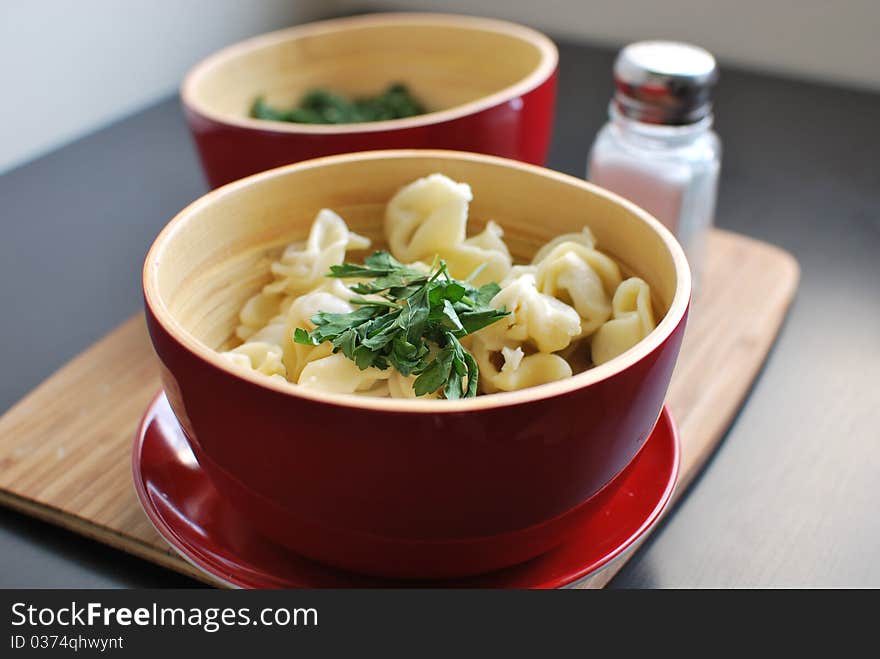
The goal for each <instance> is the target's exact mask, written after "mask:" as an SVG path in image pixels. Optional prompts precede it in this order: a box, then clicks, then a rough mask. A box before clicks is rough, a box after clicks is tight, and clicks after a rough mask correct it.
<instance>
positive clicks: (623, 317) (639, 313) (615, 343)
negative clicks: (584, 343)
mask: <svg viewBox="0 0 880 659" xmlns="http://www.w3.org/2000/svg"><path fill="white" fill-rule="evenodd" d="M611 307H612V315H613V316H614V317H613V318H612V319H611V320H609V321H608V322H606V323H605V324H604V325H602V327H600V328H599V329H598V330H596V333H595V334H594V335H593V339H592V341H591V342H590V349H591V354H592V358H593V363H594V364H596V365H599V364H604V363H605V362H607V361H609V360H611V359H614V358H615V357H617V356H618V355H620V354H622V353H624V352H626V351H627V350H629V349H630V348H632V347H633V346H634V345H635V344H636V343H638V342H639V341H641V340H642V339H644V338H645V337H646V336H648V334H650V333H651V331H652V330H653V329H654V327H655V324H654V312H653V310H652V308H651V289H650V288H649V287H648V284H646V283H645V282H644V281H643V280H642V279H639V278H638V277H631V278H629V279H627V280H625V281H624V282H623V283H621V284H620V286H618V287H617V291H616V292H615V293H614V299H613V300H612V302H611Z"/></svg>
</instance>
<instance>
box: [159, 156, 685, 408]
mask: <svg viewBox="0 0 880 659" xmlns="http://www.w3.org/2000/svg"><path fill="white" fill-rule="evenodd" d="M386 158H435V159H446V160H460V161H461V160H464V161H471V162H474V163H483V164H493V165H500V166H502V167H506V168H512V169H519V170H522V171H525V172H528V173H530V174H533V175H536V176H542V177H546V178H551V179H556V180H557V181H560V182H562V183H565V184H568V185H574V186H577V187H580V188H584V189H587V190H589V191H591V192H592V193H593V194H598V195H600V196H603V197H606V198H608V199H610V200H612V201H614V202H615V203H617V204H620V205H622V206H624V207H626V208H627V210H629V211H630V212H631V213H633V214H634V215H636V216H637V217H638V218H639V219H640V220H642V221H643V222H645V223H647V224H648V225H649V226H650V227H651V229H653V230H654V232H656V233H657V234H659V236H660V238H661V239H662V240H663V243H664V244H665V245H666V248H667V249H668V250H669V253H670V255H671V257H672V261H673V265H674V268H675V275H676V283H675V293H674V294H673V298H672V302H671V303H670V305H669V309H668V310H667V312H666V314H665V315H664V316H663V319H662V320H661V321H660V322H659V323H658V324H657V326H656V327H655V328H654V330H653V331H651V333H650V334H648V336H646V337H645V338H644V339H642V340H641V341H639V342H638V343H637V344H636V345H634V346H633V347H632V348H630V349H629V350H627V351H625V352H623V353H621V354H620V355H618V356H617V357H615V358H614V359H610V360H609V361H607V362H605V363H604V364H600V365H599V366H594V367H592V368H589V369H587V370H586V371H582V372H581V373H578V374H576V375H572V376H571V377H569V378H565V379H564V380H557V381H555V382H549V383H547V384H541V385H537V386H534V387H527V388H525V389H518V390H516V391H505V392H498V393H494V394H484V395H480V396H476V397H475V398H466V399H464V398H463V399H458V400H446V399H442V400H420V399H410V398H373V397H370V396H359V395H357V394H340V393H333V392H322V391H319V390H314V389H307V388H304V387H299V386H298V385H296V384H295V383H293V382H284V383H281V382H277V381H276V379H275V378H269V377H266V376H265V375H262V374H261V373H259V372H257V371H246V370H244V369H240V368H237V367H236V366H234V365H233V364H231V363H230V362H229V361H227V360H225V359H223V358H222V357H221V355H220V353H219V352H217V351H216V350H213V349H211V348H209V347H208V346H207V345H205V344H204V343H202V342H201V341H199V340H198V339H196V338H195V337H194V336H192V334H190V333H189V331H187V330H186V329H185V328H184V327H183V326H182V325H181V324H180V323H179V322H178V321H177V319H176V318H175V317H174V316H173V315H172V313H171V312H170V311H169V309H168V307H166V306H165V303H164V301H163V300H162V298H161V296H160V295H159V291H158V282H157V276H158V275H157V273H158V269H159V264H160V263H161V260H162V254H163V251H164V249H165V245H166V244H167V243H168V242H169V241H171V240H173V238H174V235H175V233H176V232H177V231H178V229H179V227H180V226H182V225H183V224H184V223H185V222H186V221H187V220H188V219H189V218H190V217H192V215H193V214H194V213H196V212H197V211H199V210H200V209H201V208H202V207H204V206H208V205H210V204H213V203H215V202H217V201H219V200H220V199H222V198H223V197H226V196H228V195H232V194H235V193H236V192H237V191H238V190H240V189H241V188H246V187H249V186H252V185H257V184H259V183H260V182H261V181H265V180H269V179H272V178H275V177H279V176H285V175H286V174H287V173H288V172H291V171H296V170H305V169H314V168H320V167H323V166H325V165H332V164H335V163H339V162H345V161H348V162H365V161H370V160H381V159H386ZM143 291H144V302H145V304H146V305H147V306H148V307H149V310H150V311H151V312H152V314H153V316H154V317H155V319H156V321H157V322H159V323H160V324H161V325H162V327H163V329H164V330H165V331H166V332H167V333H168V334H169V335H170V336H171V337H172V338H173V339H174V340H175V341H177V342H178V343H179V344H180V345H181V346H183V347H184V348H185V349H186V350H188V351H189V352H191V353H193V354H194V355H196V356H197V357H199V358H201V359H202V360H203V361H205V362H208V363H209V364H210V365H212V366H214V367H215V368H217V369H219V370H221V371H224V372H225V373H227V374H228V375H231V376H233V377H236V378H239V379H242V380H246V381H247V382H249V383H251V384H253V385H256V386H258V387H261V388H263V389H269V390H271V391H274V392H277V393H282V394H284V395H287V396H291V397H293V398H301V399H306V400H311V401H314V402H318V403H323V404H330V405H337V406H340V407H346V408H360V409H369V410H381V411H386V412H395V413H425V412H431V413H441V412H446V413H461V412H467V411H476V410H485V409H492V408H503V407H508V406H512V405H517V404H521V403H533V402H536V401H539V400H543V399H547V398H553V397H555V396H560V395H563V394H567V393H571V392H573V391H576V390H578V389H584V388H586V387H588V386H590V385H593V384H595V383H597V382H600V381H602V380H606V379H608V378H610V377H613V376H614V375H616V374H618V373H620V372H622V371H625V370H626V369H627V368H629V367H630V366H632V365H633V364H635V363H637V362H639V361H640V360H642V359H644V358H645V357H647V356H648V355H649V354H651V353H652V352H653V351H654V350H656V349H657V348H659V347H660V345H661V344H662V343H663V342H664V341H666V339H667V338H669V336H670V335H671V334H672V332H673V331H674V330H675V328H677V327H678V325H679V323H681V322H682V319H683V318H684V315H685V313H686V312H687V309H688V305H689V303H690V297H691V272H690V267H689V266H688V263H687V258H686V257H685V254H684V250H683V249H682V247H681V245H680V244H679V243H678V241H677V240H676V239H675V237H674V236H673V235H672V233H671V232H670V231H669V229H667V228H666V227H665V226H663V225H662V224H661V223H660V221H659V220H657V219H655V218H654V217H653V216H652V215H650V214H649V213H648V212H647V211H645V210H643V209H642V208H640V207H639V206H636V205H635V204H634V203H632V202H630V201H628V200H626V199H624V198H623V197H620V196H619V195H616V194H614V193H613V192H610V191H608V190H606V189H604V188H600V187H599V186H597V185H594V184H592V183H589V182H588V181H585V180H583V179H579V178H575V177H573V176H569V175H568V174H562V173H561V172H556V171H554V170H551V169H546V168H544V167H538V166H537V165H530V164H526V163H522V162H519V161H516V160H510V159H508V158H500V157H498V156H489V155H484V154H479V153H468V152H464V151H447V150H440V149H384V150H379V151H362V152H360V153H345V154H339V155H333V156H324V157H322V158H314V159H312V160H303V161H301V162H297V163H293V164H291V165H284V166H282V167H276V168H275V169H270V170H267V171H264V172H260V173H258V174H253V175H251V176H248V177H246V178H243V179H239V180H237V181H233V182H232V183H228V184H226V185H224V186H222V187H220V188H217V189H216V190H212V191H211V192H208V193H207V194H205V195H204V196H202V197H200V198H199V199H197V200H195V201H194V202H192V203H191V204H189V205H188V206H187V207H186V208H184V209H183V210H181V211H180V212H179V213H178V214H177V215H175V216H174V217H173V218H172V219H171V221H170V222H168V224H166V225H165V227H164V228H163V229H162V231H160V232H159V235H158V236H157V237H156V239H155V241H154V242H153V244H152V246H151V247H150V250H149V251H148V252H147V256H146V259H145V260H144V269H143Z"/></svg>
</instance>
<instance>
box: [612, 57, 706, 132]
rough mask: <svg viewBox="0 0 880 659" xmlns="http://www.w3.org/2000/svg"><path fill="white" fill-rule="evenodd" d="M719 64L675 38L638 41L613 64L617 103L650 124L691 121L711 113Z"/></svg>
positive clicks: (619, 109)
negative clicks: (670, 39)
mask: <svg viewBox="0 0 880 659" xmlns="http://www.w3.org/2000/svg"><path fill="white" fill-rule="evenodd" d="M717 80H718V66H717V65H716V63H715V58H714V57H712V54H711V53H710V52H709V51H707V50H705V49H703V48H700V47H698V46H692V45H690V44H686V43H680V42H676V41H639V42H637V43H633V44H630V45H628V46H626V47H625V48H624V49H623V50H621V51H620V54H618V56H617V61H616V62H615V63H614V84H615V88H616V91H615V94H614V105H615V107H616V108H617V110H618V111H619V112H620V113H621V114H622V115H624V116H626V117H630V118H632V119H636V120H638V121H644V122H646V123H652V124H666V125H671V126H681V125H685V124H692V123H696V122H698V121H700V120H701V119H703V118H705V117H707V116H709V115H710V114H711V113H712V87H713V86H714V85H715V83H716V81H717Z"/></svg>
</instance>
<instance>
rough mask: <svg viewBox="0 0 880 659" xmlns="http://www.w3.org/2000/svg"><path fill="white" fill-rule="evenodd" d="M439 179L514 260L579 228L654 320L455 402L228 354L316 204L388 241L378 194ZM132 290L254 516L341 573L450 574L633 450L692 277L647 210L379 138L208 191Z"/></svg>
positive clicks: (612, 469) (555, 513) (574, 186)
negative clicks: (272, 269)
mask: <svg viewBox="0 0 880 659" xmlns="http://www.w3.org/2000/svg"><path fill="white" fill-rule="evenodd" d="M433 172H443V173H445V174H446V175H448V176H450V177H451V178H453V179H455V180H458V181H465V182H467V183H469V184H470V185H471V187H472V189H473V193H474V201H473V203H472V205H471V217H472V218H473V224H477V225H478V224H479V223H481V222H485V221H486V220H488V219H494V220H495V221H496V222H498V223H499V224H501V225H502V226H503V227H504V229H505V231H506V234H505V239H506V240H507V242H508V244H509V245H510V248H511V251H512V252H513V254H514V256H517V257H521V258H528V257H530V256H531V255H532V254H533V253H534V251H535V250H536V248H537V247H538V246H540V245H541V244H543V243H545V242H546V241H548V240H549V239H551V238H553V237H555V236H557V235H559V234H561V233H567V232H572V231H579V230H580V229H581V228H582V227H583V225H584V224H585V223H586V224H588V225H589V226H590V227H591V228H592V230H593V232H594V233H595V235H596V237H597V239H598V244H599V246H600V247H601V248H602V249H603V250H604V251H606V252H607V253H609V254H611V255H612V256H613V257H615V258H616V259H617V260H618V261H619V262H620V263H621V264H622V266H623V268H624V270H626V271H629V272H632V273H635V274H638V275H639V276H641V277H642V278H644V279H645V280H646V281H647V282H648V283H649V284H650V285H651V288H652V292H653V295H654V300H655V301H654V305H655V309H656V310H657V313H658V318H659V319H660V320H659V323H658V325H657V328H656V329H655V330H654V331H653V332H652V333H651V334H650V335H649V336H648V337H646V338H645V339H644V340H643V341H641V342H640V343H638V344H637V345H636V346H634V347H633V348H632V349H630V350H629V351H627V352H625V353H624V354H622V355H620V356H618V357H616V358H615V359H612V360H610V361H608V362H606V363H604V364H602V365H601V366H598V367H596V368H593V369H590V370H588V371H586V372H583V373H580V374H578V375H575V376H574V377H571V378H569V379H567V380H563V381H559V382H554V383H551V384H547V385H542V386H539V387H533V388H530V389H525V390H522V391H517V392H511V393H500V394H492V395H488V396H480V397H478V398H476V399H470V400H461V401H443V400H440V401H438V400H392V399H375V398H366V397H358V396H354V395H343V394H328V393H321V392H316V391H308V390H303V389H300V388H298V387H296V386H295V385H292V384H288V383H286V382H278V381H275V380H273V379H270V378H267V377H265V376H262V375H260V374H258V373H249V372H243V371H239V370H237V369H236V368H235V367H233V366H230V365H229V363H228V362H226V360H223V359H221V358H220V356H219V355H218V354H217V353H216V352H215V349H217V348H223V347H225V346H227V345H229V341H230V338H231V336H232V334H233V330H234V327H235V325H236V322H237V312H238V310H239V309H240V308H241V306H242V304H243V303H244V302H245V300H246V299H248V297H250V296H251V295H252V294H253V293H254V292H255V291H257V290H259V288H260V287H261V286H262V285H263V284H265V283H266V281H268V278H269V275H268V266H269V262H270V258H267V257H272V256H274V255H277V254H278V253H280V250H281V249H282V247H283V245H285V244H287V243H289V242H291V241H292V240H296V239H303V238H304V237H305V235H306V234H307V231H308V227H309V225H310V223H311V221H312V219H313V218H314V216H315V214H316V212H317V211H318V210H319V209H320V208H322V207H328V208H332V209H334V210H335V211H337V212H338V213H339V214H340V215H341V216H342V217H343V218H345V219H346V221H347V222H348V223H349V225H350V226H351V227H352V229H353V230H354V231H357V232H358V233H361V234H365V235H368V236H370V237H371V238H373V239H374V240H375V241H376V243H377V244H380V243H381V240H380V237H381V235H382V232H381V227H382V214H383V210H384V206H385V204H386V202H387V201H388V200H389V199H390V198H391V196H392V195H393V194H394V192H395V191H396V190H397V189H398V188H399V187H401V186H402V185H404V184H406V183H408V182H410V181H412V180H414V179H416V178H418V177H420V176H425V175H427V174H430V173H433ZM472 229H479V227H478V226H476V227H472ZM144 295H145V300H146V311H147V321H148V326H149V330H150V335H151V337H152V340H153V345H154V347H155V350H156V353H157V354H158V356H159V359H160V362H161V374H162V381H163V385H164V387H165V391H166V393H167V395H168V399H169V401H170V403H171V406H172V408H173V410H174V413H175V415H176V416H177V418H178V420H179V421H180V423H181V426H182V428H183V430H184V432H185V433H186V436H187V437H188V439H189V441H190V443H191V445H192V448H193V451H194V453H195V455H196V456H197V459H198V460H199V463H200V464H201V465H202V467H203V468H204V470H205V471H206V473H207V474H208V475H209V477H210V478H211V479H212V481H213V482H214V484H215V485H216V487H217V489H218V490H219V491H220V493H221V495H222V496H223V497H225V498H226V499H227V500H228V502H229V503H230V504H231V505H233V506H235V507H236V508H237V509H238V510H239V511H241V512H242V513H244V514H245V515H246V516H247V518H248V519H249V520H251V521H252V522H253V524H254V526H255V527H257V528H259V529H260V530H261V531H262V532H263V533H264V534H266V535H267V536H269V537H271V538H273V539H275V540H277V541H279V542H281V543H283V544H285V545H287V546H289V547H290V548H292V549H294V550H295V551H297V552H299V553H301V554H303V555H305V556H308V557H310V558H312V559H315V560H317V561H320V562H324V563H327V564H330V565H334V566H337V567H342V568H345V569H349V570H353V571H359V572H365V573H370V574H375V575H380V576H392V577H455V576H464V575H468V574H474V573H478V572H481V571H485V570H490V569H495V568H500V567H504V566H507V565H511V564H514V563H517V562H520V561H523V560H526V559H528V558H531V557H533V556H536V555H538V554H540V553H542V552H544V551H547V550H549V549H551V548H552V547H554V546H556V545H558V544H559V543H561V542H562V541H563V540H564V539H565V538H566V537H567V535H568V534H569V533H570V532H571V531H572V529H574V528H575V527H576V526H577V523H578V521H579V516H581V515H583V514H585V511H586V510H588V509H589V508H590V506H588V503H589V502H590V501H591V500H592V499H593V498H594V497H601V496H603V494H602V492H603V488H604V487H605V486H606V485H607V484H608V483H610V482H611V481H612V480H613V479H614V478H615V477H616V476H617V475H618V474H619V473H620V472H621V471H622V470H623V469H624V468H625V467H626V466H627V465H628V464H629V463H630V461H631V460H632V459H633V458H634V456H635V455H636V454H637V453H638V451H639V449H640V448H641V447H642V445H643V444H644V442H645V440H646V439H647V437H648V435H649V434H650V432H651V429H652V428H653V426H654V424H655V422H656V420H657V418H658V416H659V414H660V410H661V406H662V404H663V399H664V396H665V393H666V389H667V386H668V384H669V380H670V377H671V375H672V370H673V366H674V365H675V361H676V358H677V355H678V350H679V346H680V343H681V339H682V334H683V333H684V327H685V319H686V316H687V309H688V303H689V297H690V272H689V270H688V267H687V262H686V260H685V257H684V254H683V252H682V250H681V247H680V246H679V245H678V243H677V242H676V241H675V239H674V238H673V237H672V235H671V234H670V233H669V231H668V230H666V229H665V228H664V227H663V226H662V225H661V224H660V223H659V222H657V221H656V220H655V219H653V218H652V217H650V216H649V215H648V214H647V213H645V212H644V211H642V210H641V209H639V208H638V207H636V206H634V205H633V204H631V203H629V202H627V201H625V200H623V199H621V198H620V197H617V196H615V195H613V194H612V193H609V192H607V191H605V190H602V189H600V188H597V187H596V186H593V185H591V184H589V183H586V182H585V181H582V180H579V179H575V178H572V177H569V176H565V175H563V174H559V173H556V172H552V171H549V170H545V169H541V168H539V167H535V166H532V165H526V164H522V163H518V162H514V161H511V160H504V159H500V158H495V157H491V156H484V155H477V154H467V153H457V152H445V151H382V152H370V153H361V154H349V155H344V156H334V157H328V158H323V159H318V160H314V161H309V162H304V163H299V164H296V165H290V166H287V167H281V168H278V169H275V170H272V171H269V172H264V173H262V174H258V175H255V176H251V177H249V178H246V179H243V180H241V181H237V182H235V183H232V184H230V185H227V186H225V187H223V188H221V189H219V190H215V191H214V192H211V193H209V194H208V195H206V196H204V197H202V198H201V199H199V200H198V201H196V202H194V203H193V204H192V205H190V206H189V207H188V208H186V209H184V210H183V211H182V212H181V213H180V214H179V215H178V216H177V217H175V218H174V219H173V220H172V221H171V222H170V223H169V224H168V226H166V227H165V229H164V230H163V231H162V232H161V234H160V235H159V237H158V238H157V239H156V242H155V243H154V244H153V247H152V248H151V249H150V252H149V254H148V255H147V259H146V263H145V266H144ZM446 550H448V551H446Z"/></svg>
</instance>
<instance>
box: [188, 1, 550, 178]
mask: <svg viewBox="0 0 880 659" xmlns="http://www.w3.org/2000/svg"><path fill="white" fill-rule="evenodd" d="M558 59H559V57H558V53H557V50H556V46H555V45H554V44H553V42H552V41H551V40H550V39H548V38H547V37H546V36H544V35H543V34H541V33H539V32H536V31H534V30H532V29H529V28H526V27H523V26H521V25H516V24H514V23H507V22H505V21H496V20H490V19H484V18H475V17H471V16H454V15H444V14H375V15H366V16H356V17H353V18H342V19H336V20H330V21H323V22H319V23H312V24H309V25H303V26H300V27H294V28H290V29H287V30H282V31H280V32H273V33H271V34H266V35H263V36H259V37H255V38H253V39H250V40H247V41H243V42H241V43H239V44H236V45H234V46H230V47H229V48H226V49H224V50H222V51H220V52H218V53H216V54H214V55H212V56H210V57H208V58H207V59H205V60H204V61H202V62H201V63H200V64H198V65H197V66H196V67H195V68H193V69H192V71H191V72H190V73H189V74H188V75H187V77H186V80H185V81H184V83H183V86H182V89H181V98H182V100H183V106H184V111H185V114H186V119H187V122H188V123H189V127H190V129H191V131H192V133H193V136H194V138H195V142H196V146H197V147H198V151H199V156H200V158H201V161H202V166H203V168H204V170H205V174H206V175H207V178H208V182H209V183H210V185H211V187H218V186H220V185H223V184H225V183H228V182H230V181H233V180H235V179H239V178H242V177H244V176H247V175H250V174H254V173H256V172H260V171H263V170H266V169H271V168H272V167H277V166H279V165H285V164H288V163H292V162H298V161H300V160H307V159H309V158H315V157H318V156H326V155H333V154H337V153H347V152H354V151H367V150H372V149H389V148H432V149H457V150H461V151H473V152H478V153H488V154H492V155H498V156H504V157H507V158H513V159H515V160H521V161H524V162H530V163H534V164H543V163H544V161H545V159H546V156H547V149H548V147H549V144H550V133H551V128H552V124H553V109H554V102H555V98H556V68H557V62H558ZM394 82H400V83H404V84H406V85H407V86H408V87H409V88H410V89H411V90H412V91H413V93H414V94H415V95H416V96H417V97H418V98H419V99H420V100H421V101H422V102H423V103H424V104H425V105H426V106H427V107H428V109H429V110H431V111H430V112H428V113H427V114H423V115H419V116H416V117H410V118H407V119H395V120H393V121H377V122H372V123H354V124H337V125H315V124H297V123H288V122H281V121H266V120H262V119H253V118H251V117H250V116H249V111H250V108H251V105H252V104H253V102H254V100H255V99H256V98H257V97H258V96H264V97H265V98H266V100H267V101H268V102H269V103H272V104H276V105H278V106H280V107H287V106H293V105H295V104H296V102H297V100H298V99H299V98H300V96H301V95H302V94H303V93H304V92H306V91H308V90H310V89H314V88H318V87H320V88H324V89H328V90H332V91H335V92H338V93H342V94H345V95H348V96H360V95H370V94H376V93H379V92H380V91H382V90H384V89H385V88H386V87H387V86H388V85H389V84H390V83H394Z"/></svg>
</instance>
